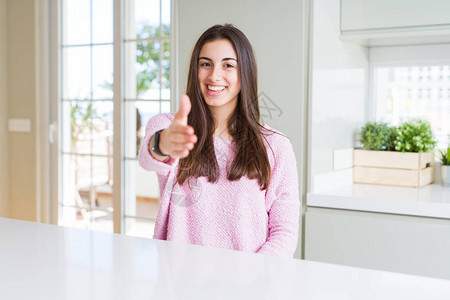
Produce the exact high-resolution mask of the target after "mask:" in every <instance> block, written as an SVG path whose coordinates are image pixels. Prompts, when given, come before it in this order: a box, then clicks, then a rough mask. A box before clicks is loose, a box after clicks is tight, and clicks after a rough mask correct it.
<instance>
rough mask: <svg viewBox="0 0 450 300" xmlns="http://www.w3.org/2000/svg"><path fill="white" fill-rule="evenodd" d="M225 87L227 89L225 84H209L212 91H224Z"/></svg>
mask: <svg viewBox="0 0 450 300" xmlns="http://www.w3.org/2000/svg"><path fill="white" fill-rule="evenodd" d="M224 89H225V87H224V86H211V85H208V90H211V91H223V90H224Z"/></svg>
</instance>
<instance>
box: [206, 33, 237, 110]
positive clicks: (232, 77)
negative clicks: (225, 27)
mask: <svg viewBox="0 0 450 300" xmlns="http://www.w3.org/2000/svg"><path fill="white" fill-rule="evenodd" d="M198 81H199V83H200V89H201V91H202V95H203V98H204V99H205V101H206V103H207V104H208V105H209V106H210V108H213V107H214V110H217V109H219V108H220V109H221V110H222V108H225V111H226V112H227V113H231V112H232V111H233V110H234V108H235V107H236V103H237V98H238V94H239V92H240V90H241V86H240V83H239V73H238V61H237V55H236V52H235V51H234V48H233V45H232V44H231V42H230V41H229V40H227V39H220V40H215V41H212V42H208V43H206V44H204V45H203V47H202V49H201V50H200V55H199V60H198Z"/></svg>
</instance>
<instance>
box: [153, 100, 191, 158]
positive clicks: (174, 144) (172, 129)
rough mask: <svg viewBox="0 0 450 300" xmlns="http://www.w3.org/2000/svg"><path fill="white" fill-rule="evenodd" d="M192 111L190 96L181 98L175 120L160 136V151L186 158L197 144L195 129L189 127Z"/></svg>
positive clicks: (175, 156)
mask: <svg viewBox="0 0 450 300" xmlns="http://www.w3.org/2000/svg"><path fill="white" fill-rule="evenodd" d="M190 111H191V100H190V99H189V97H188V95H186V94H184V95H182V96H181V103H180V108H179V109H178V112H177V113H176V114H175V118H174V119H173V121H172V124H170V126H169V128H167V129H165V130H163V131H162V132H161V135H160V140H159V149H160V150H161V152H163V153H165V154H169V155H170V156H171V157H173V158H175V159H176V158H184V157H187V156H188V155H189V151H191V150H192V149H193V148H194V144H195V143H197V136H196V135H195V133H194V128H193V127H192V126H189V125H188V115H189V112H190Z"/></svg>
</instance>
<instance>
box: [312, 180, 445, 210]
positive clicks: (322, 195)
mask: <svg viewBox="0 0 450 300" xmlns="http://www.w3.org/2000/svg"><path fill="white" fill-rule="evenodd" d="M307 205H308V206H314V207H324V208H338V209H349V210H360V211H370V212H381V213H392V214H401V215H412V216H421V217H431V218H443V219H450V188H445V187H442V186H441V185H440V184H430V185H426V186H423V187H420V188H412V187H399V186H386V185H375V184H348V185H344V186H341V187H335V188H331V189H328V190H321V191H319V192H315V193H309V194H308V195H307Z"/></svg>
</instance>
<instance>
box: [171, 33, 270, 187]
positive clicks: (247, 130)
mask: <svg viewBox="0 0 450 300" xmlns="http://www.w3.org/2000/svg"><path fill="white" fill-rule="evenodd" d="M218 39H227V40H229V41H230V42H231V43H232V44H233V47H234V50H235V51H236V54H237V59H238V72H239V73H238V74H239V82H240V86H241V90H240V92H239V94H238V101H237V105H236V108H235V110H234V112H233V113H232V114H231V116H230V118H229V119H228V131H229V133H230V135H231V136H232V137H233V141H234V142H235V143H236V151H235V153H236V154H235V157H234V160H233V162H232V164H231V168H230V171H229V173H228V174H227V177H228V180H231V181H233V180H239V179H240V178H241V177H242V176H245V175H247V177H248V178H250V179H255V178H257V179H258V183H259V185H260V189H261V190H265V189H267V187H268V185H269V182H270V176H271V168H270V163H269V159H268V156H267V151H266V148H265V146H264V142H263V137H264V139H265V134H266V133H268V131H269V130H267V129H266V128H264V127H263V126H262V125H261V124H260V121H259V120H260V113H259V102H258V87H257V68H256V60H255V56H254V54H253V49H252V46H251V44H250V42H249V41H248V39H247V37H246V36H245V35H244V34H243V33H242V32H241V31H240V30H239V29H237V28H236V27H234V26H233V25H231V24H225V25H215V26H213V27H211V28H209V29H208V30H206V31H205V32H204V33H203V34H202V35H201V36H200V38H199V39H198V41H197V43H196V44H195V46H194V50H193V51H192V56H191V60H190V67H189V73H188V82H187V88H186V94H187V95H188V96H189V98H190V99H191V103H192V107H191V111H190V113H189V116H188V124H189V125H191V126H192V127H193V128H194V130H195V133H196V135H197V137H198V141H197V143H196V144H195V147H194V148H193V149H192V150H191V151H190V152H189V155H188V156H187V157H186V158H183V159H181V160H180V165H179V169H178V174H177V182H178V183H179V184H180V185H182V184H183V183H184V181H185V180H186V179H189V178H191V177H195V178H197V177H200V176H207V177H208V181H209V182H217V180H218V179H219V174H220V173H219V165H218V162H217V159H216V154H215V151H214V142H213V135H214V131H215V129H216V124H215V121H214V117H213V116H212V114H211V113H210V111H209V107H208V105H207V104H206V102H205V100H204V98H203V95H202V92H201V90H200V84H199V81H198V59H199V55H200V51H201V49H202V47H203V45H204V44H206V43H208V42H211V41H215V40H218ZM269 146H270V145H269Z"/></svg>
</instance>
